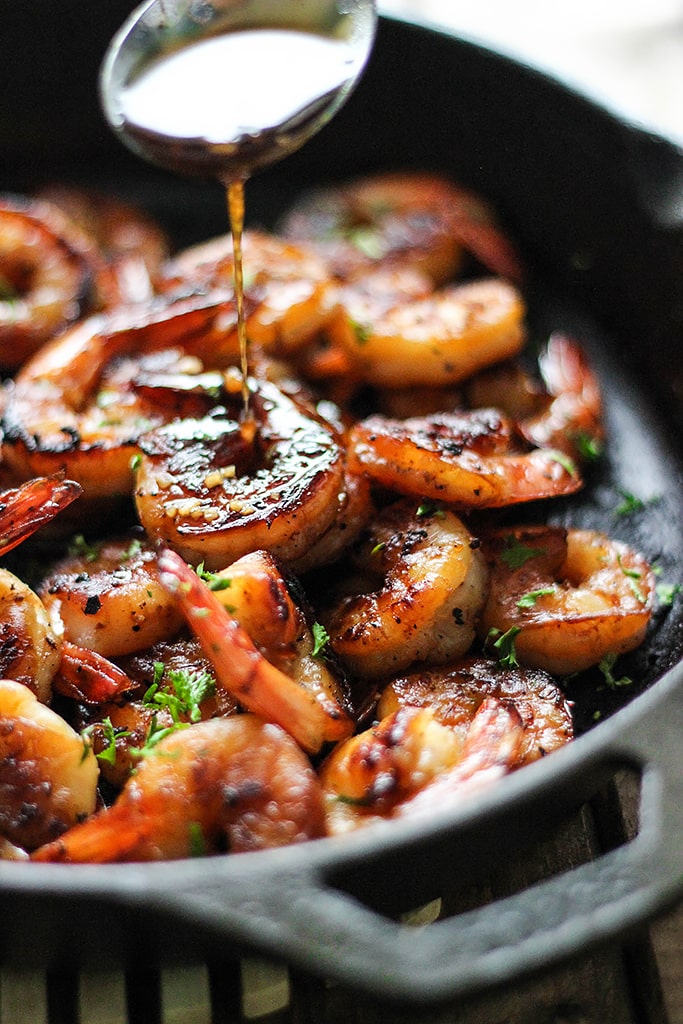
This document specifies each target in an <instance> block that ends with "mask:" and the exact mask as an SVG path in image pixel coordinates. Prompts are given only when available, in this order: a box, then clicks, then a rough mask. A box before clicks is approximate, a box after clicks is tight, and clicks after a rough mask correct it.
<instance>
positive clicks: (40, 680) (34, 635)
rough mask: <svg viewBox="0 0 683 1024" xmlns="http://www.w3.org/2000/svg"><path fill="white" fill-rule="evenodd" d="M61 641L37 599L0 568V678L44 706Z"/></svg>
mask: <svg viewBox="0 0 683 1024" xmlns="http://www.w3.org/2000/svg"><path fill="white" fill-rule="evenodd" d="M61 640H62V636H61V630H60V628H59V624H58V623H55V622H52V621H51V619H50V616H49V615H48V613H47V612H46V610H45V607H44V605H43V603H42V601H41V600H40V598H39V597H38V596H37V595H36V594H35V593H34V592H33V590H31V588H30V587H28V586H27V585H26V584H25V583H23V582H22V581H21V580H20V579H18V577H16V576H15V575H14V574H13V573H11V572H9V571H8V570H7V569H0V677H4V678H10V679H14V680H16V681H17V682H18V683H22V684H23V685H24V686H26V687H28V689H29V690H32V691H33V693H34V694H35V695H36V696H37V697H38V699H39V700H40V701H42V702H43V703H44V704H48V703H49V702H50V700H51V699H52V680H53V677H54V674H55V672H56V671H57V668H58V666H59V660H60V645H61Z"/></svg>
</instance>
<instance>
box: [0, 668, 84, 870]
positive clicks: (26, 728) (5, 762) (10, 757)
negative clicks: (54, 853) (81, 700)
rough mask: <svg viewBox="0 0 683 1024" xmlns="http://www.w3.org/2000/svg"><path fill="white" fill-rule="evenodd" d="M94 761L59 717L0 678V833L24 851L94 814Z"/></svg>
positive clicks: (22, 688)
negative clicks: (0, 794)
mask: <svg viewBox="0 0 683 1024" xmlns="http://www.w3.org/2000/svg"><path fill="white" fill-rule="evenodd" d="M97 778H98V770H97V761H96V760H95V755H94V754H93V752H92V750H91V749H90V747H89V746H88V744H87V743H84V741H83V739H82V737H80V736H79V735H78V733H76V732H74V730H73V729H72V728H71V726H69V725H67V723H66V722H65V721H64V719H63V718H61V717H60V716H59V715H58V714H56V713H55V712H54V711H52V710H51V709H50V708H47V707H45V706H44V705H43V704H40V703H39V701H38V700H37V699H36V697H35V695H34V694H32V693H31V691H30V690H29V689H28V688H27V687H26V686H23V685H22V684H21V683H18V682H14V681H13V680H8V679H2V680H0V791H1V792H2V801H1V802H0V834H2V835H3V836H5V837H6V838H7V839H9V840H10V842H12V843H15V844H16V845H18V846H19V847H23V848H24V849H26V850H33V849H35V848H36V847H38V846H40V845H42V844H43V843H48V842H51V841H52V840H54V839H56V838H57V836H59V835H61V833H62V832H64V831H65V830H66V829H68V828H71V826H72V825H75V824H76V823H77V822H78V821H80V820H81V819H82V818H85V817H86V816H87V815H89V814H92V813H93V811H94V810H95V803H96V796H97Z"/></svg>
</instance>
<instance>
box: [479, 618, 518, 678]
mask: <svg viewBox="0 0 683 1024" xmlns="http://www.w3.org/2000/svg"><path fill="white" fill-rule="evenodd" d="M518 633H521V629H520V627H519V626H510V628H509V629H508V630H506V632H505V633H501V631H500V630H499V629H496V628H495V626H494V627H492V628H491V629H490V630H489V632H488V636H487V637H486V640H485V643H484V646H485V647H491V648H493V650H494V651H495V652H496V655H497V658H498V664H499V665H500V666H501V668H519V662H518V660H517V651H516V650H515V638H516V637H517V635H518Z"/></svg>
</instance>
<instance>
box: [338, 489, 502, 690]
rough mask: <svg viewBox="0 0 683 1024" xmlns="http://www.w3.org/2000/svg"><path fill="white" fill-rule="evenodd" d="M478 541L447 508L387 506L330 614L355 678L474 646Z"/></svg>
mask: <svg viewBox="0 0 683 1024" xmlns="http://www.w3.org/2000/svg"><path fill="white" fill-rule="evenodd" d="M478 547H479V542H478V541H477V540H476V539H475V538H474V537H473V536H472V535H471V534H470V532H469V530H468V529H467V527H466V526H465V525H464V523H463V522H462V521H461V520H460V519H459V518H458V517H457V516H456V515H455V514H454V513H453V512H451V511H449V510H448V509H445V508H427V507H423V508H421V509H416V507H415V504H414V502H412V501H399V502H396V503H395V504H393V505H391V506H390V507H389V508H387V509H385V510H384V511H383V512H382V513H381V514H380V515H379V516H378V518H377V519H376V520H375V522H374V523H373V524H372V525H371V526H370V527H369V529H368V530H367V531H366V534H365V536H364V537H363V539H362V541H361V542H359V544H358V546H357V547H356V549H355V550H354V555H353V560H354V565H355V567H356V568H357V569H358V570H359V575H360V577H361V578H360V580H359V581H358V584H357V585H358V586H359V588H360V592H358V590H357V589H356V584H355V583H354V580H353V578H352V579H351V580H350V581H349V583H348V584H347V583H344V587H345V588H346V587H348V589H349V590H350V591H351V593H350V594H348V595H347V596H343V597H342V598H341V599H340V600H339V601H338V602H337V603H336V605H333V607H332V608H331V609H330V610H328V611H327V612H326V613H325V614H324V616H323V618H324V622H325V626H326V628H327V631H328V633H329V635H330V644H331V646H332V649H333V650H334V651H335V652H336V654H337V655H338V656H339V658H340V659H341V661H342V663H343V664H344V665H346V666H348V668H349V670H350V671H351V672H352V673H353V675H354V676H356V677H358V678H362V679H378V678H382V677H386V676H388V675H389V674H391V673H395V672H400V671H402V670H403V669H405V668H407V667H408V666H409V665H411V664H413V662H418V661H423V662H427V663H431V664H440V663H443V662H446V661H448V660H450V659H451V658H453V657H457V656H459V655H461V654H464V652H465V651H466V650H467V649H468V648H469V647H470V645H471V643H472V641H473V639H474V636H475V626H476V623H477V619H478V616H479V613H480V611H481V608H482V607H483V604H484V601H485V599H486V581H487V571H486V565H485V562H484V560H483V558H482V556H481V554H480V552H479V550H478Z"/></svg>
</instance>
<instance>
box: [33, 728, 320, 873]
mask: <svg viewBox="0 0 683 1024" xmlns="http://www.w3.org/2000/svg"><path fill="white" fill-rule="evenodd" d="M322 832H323V808H322V799H321V791H320V784H319V782H318V779H317V777H316V775H315V773H314V771H313V769H312V767H311V765H310V763H309V761H308V759H307V758H306V756H305V755H304V754H303V753H302V752H301V750H300V749H299V747H298V746H297V745H296V743H295V742H294V741H293V740H292V739H291V738H290V737H289V736H288V735H287V733H286V732H284V730H282V729H280V728H278V726H276V725H272V724H269V723H266V722H263V721H262V720H261V719H259V718H258V717H257V716H255V715H250V714H243V715H235V716H234V717H232V718H216V719H212V720H211V721H209V722H199V723H197V724H196V725H191V726H189V727H188V728H186V729H180V730H177V731H175V732H173V733H171V734H170V735H169V736H167V737H165V738H164V739H163V740H161V741H160V742H159V743H158V744H157V745H156V747H155V748H154V750H153V751H152V752H151V753H149V754H148V755H147V756H146V757H145V758H144V759H143V761H142V762H141V763H140V764H139V766H138V769H137V771H136V773H135V774H134V775H133V776H131V778H130V779H129V780H128V782H127V783H126V785H125V787H124V789H123V791H122V792H121V794H120V795H119V797H118V798H117V800H116V801H115V802H114V804H112V806H111V807H110V808H108V809H106V810H104V811H102V812H100V813H99V814H98V815H96V816H94V817H93V818H91V819H90V820H89V821H87V822H84V823H83V824H82V825H78V826H76V827H75V828H73V829H71V830H70V831H69V832H67V833H65V834H64V835H63V836H62V837H61V838H60V839H58V840H56V841H55V842H53V843H50V844H48V845H47V846H43V847H41V848H40V849H39V850H37V851H36V852H35V853H34V854H33V860H36V861H68V862H72V863H83V862H96V863H103V862H109V861H145V860H161V859H165V860H172V859H176V858H180V857H191V856H197V855H204V854H211V853H218V852H225V851H226V850H227V851H230V852H233V853H241V852H245V851H251V850H261V849H264V848H268V847H274V846H285V845H288V844H290V843H297V842H301V841H303V840H306V839H313V838H316V837H318V836H320V835H321V834H322Z"/></svg>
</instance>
